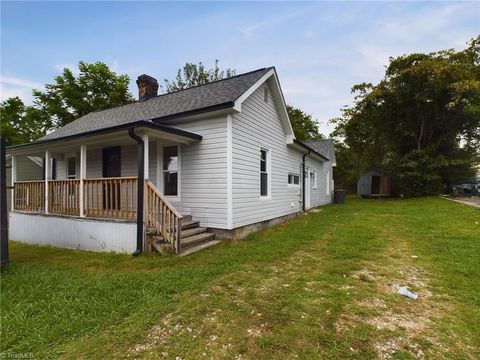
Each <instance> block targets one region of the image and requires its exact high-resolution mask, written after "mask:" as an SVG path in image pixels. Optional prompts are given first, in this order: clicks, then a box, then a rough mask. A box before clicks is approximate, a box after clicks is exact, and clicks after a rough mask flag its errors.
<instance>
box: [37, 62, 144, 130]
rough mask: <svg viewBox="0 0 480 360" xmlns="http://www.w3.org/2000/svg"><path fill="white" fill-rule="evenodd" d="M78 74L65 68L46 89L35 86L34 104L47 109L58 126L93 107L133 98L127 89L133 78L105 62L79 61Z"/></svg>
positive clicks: (101, 108) (116, 104) (109, 106)
mask: <svg viewBox="0 0 480 360" xmlns="http://www.w3.org/2000/svg"><path fill="white" fill-rule="evenodd" d="M78 70H79V74H78V76H75V75H74V73H73V71H72V70H70V69H68V68H65V69H63V73H62V75H61V76H57V77H56V78H55V82H54V83H53V84H46V85H45V91H40V90H34V91H33V96H34V97H35V105H36V106H37V107H38V108H39V109H41V110H42V111H44V112H46V113H47V114H48V115H49V116H50V117H51V119H52V123H53V125H54V126H55V127H60V126H64V125H66V124H68V123H69V122H72V121H73V120H75V119H78V118H79V117H81V116H83V115H86V114H88V113H89V112H92V111H98V110H104V109H108V108H112V107H115V106H119V105H124V104H127V103H130V102H133V101H134V100H135V99H134V97H133V95H132V94H131V93H130V92H129V91H128V85H129V83H130V78H129V77H128V76H127V75H117V74H116V73H115V72H114V71H112V70H111V69H110V68H109V67H108V65H106V64H104V63H102V62H96V63H94V64H88V63H86V62H84V61H80V62H79V63H78Z"/></svg>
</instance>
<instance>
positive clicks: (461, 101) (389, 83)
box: [335, 37, 480, 196]
mask: <svg viewBox="0 0 480 360" xmlns="http://www.w3.org/2000/svg"><path fill="white" fill-rule="evenodd" d="M479 59H480V37H478V38H476V39H472V40H471V41H470V42H469V44H468V47H467V48H466V49H465V50H463V51H459V52H456V51H454V50H444V51H439V52H435V53H430V54H410V55H404V56H400V57H397V58H390V63H389V65H388V67H387V69H386V72H385V77H384V79H383V80H382V81H380V83H379V84H377V85H372V84H359V85H356V86H354V87H353V89H352V92H354V93H356V94H357V96H356V97H355V103H354V105H353V106H352V107H349V108H346V109H344V110H343V116H342V117H341V118H340V119H337V120H335V123H336V124H337V130H336V131H337V134H341V135H342V136H344V140H345V144H346V145H347V146H348V147H350V148H351V149H352V150H353V152H354V153H356V154H357V155H358V156H360V157H361V159H362V165H361V167H363V170H366V169H367V167H376V168H378V169H380V170H381V169H384V170H385V171H386V172H389V173H390V174H391V175H392V176H393V178H394V182H395V184H396V185H397V191H398V192H399V193H403V194H405V195H411V196H419V195H426V194H434V193H438V192H439V191H442V190H443V189H444V188H445V186H446V185H449V184H451V183H453V182H455V181H459V180H458V179H464V180H467V179H468V178H470V177H472V175H473V174H474V169H475V166H476V164H478V161H479V155H480V150H479V149H480V146H479V145H480V61H479Z"/></svg>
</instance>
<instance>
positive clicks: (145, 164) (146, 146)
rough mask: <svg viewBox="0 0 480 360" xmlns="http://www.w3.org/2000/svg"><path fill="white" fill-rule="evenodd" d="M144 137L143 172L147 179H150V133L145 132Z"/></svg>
mask: <svg viewBox="0 0 480 360" xmlns="http://www.w3.org/2000/svg"><path fill="white" fill-rule="evenodd" d="M142 139H143V144H144V150H145V151H144V153H143V174H144V177H145V180H148V179H149V178H150V176H149V174H148V168H149V161H148V160H149V154H150V146H149V141H148V135H147V134H143V136H142Z"/></svg>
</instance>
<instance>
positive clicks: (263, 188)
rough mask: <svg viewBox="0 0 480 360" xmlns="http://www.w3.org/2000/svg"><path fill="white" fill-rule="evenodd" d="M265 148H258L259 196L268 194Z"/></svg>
mask: <svg viewBox="0 0 480 360" xmlns="http://www.w3.org/2000/svg"><path fill="white" fill-rule="evenodd" d="M267 153H268V152H267V150H260V196H268V164H267V161H268V156H267Z"/></svg>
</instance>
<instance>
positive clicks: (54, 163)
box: [52, 159, 57, 180]
mask: <svg viewBox="0 0 480 360" xmlns="http://www.w3.org/2000/svg"><path fill="white" fill-rule="evenodd" d="M56 179H57V159H52V180H56Z"/></svg>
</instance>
